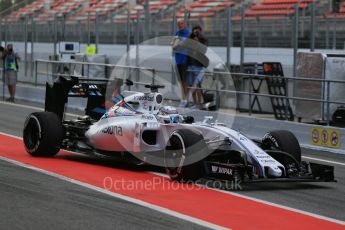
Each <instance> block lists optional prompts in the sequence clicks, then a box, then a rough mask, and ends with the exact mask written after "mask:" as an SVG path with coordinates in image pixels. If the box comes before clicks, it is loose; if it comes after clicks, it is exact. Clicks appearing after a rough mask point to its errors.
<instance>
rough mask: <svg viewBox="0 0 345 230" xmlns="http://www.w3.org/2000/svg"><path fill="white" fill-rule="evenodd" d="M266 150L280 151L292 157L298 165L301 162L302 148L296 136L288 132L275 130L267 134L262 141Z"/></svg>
mask: <svg viewBox="0 0 345 230" xmlns="http://www.w3.org/2000/svg"><path fill="white" fill-rule="evenodd" d="M262 147H263V149H264V150H279V151H282V152H286V153H288V154H289V155H291V156H292V157H293V158H294V159H295V160H296V161H297V162H298V163H300V162H301V147H300V145H299V142H298V140H297V138H296V136H295V135H294V134H293V133H291V132H290V131H287V130H274V131H270V132H268V133H266V134H265V136H264V137H263V139H262Z"/></svg>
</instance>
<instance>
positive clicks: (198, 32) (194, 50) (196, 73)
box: [187, 25, 209, 109]
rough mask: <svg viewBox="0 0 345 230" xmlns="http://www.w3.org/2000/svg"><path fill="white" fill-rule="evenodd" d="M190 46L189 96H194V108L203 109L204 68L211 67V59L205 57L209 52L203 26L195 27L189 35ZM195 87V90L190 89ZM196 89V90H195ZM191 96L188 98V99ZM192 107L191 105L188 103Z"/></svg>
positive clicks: (188, 62) (188, 69)
mask: <svg viewBox="0 0 345 230" xmlns="http://www.w3.org/2000/svg"><path fill="white" fill-rule="evenodd" d="M189 39H190V40H191V41H190V44H189V45H188V47H189V48H188V61H187V64H188V68H187V83H188V90H187V95H189V94H192V98H193V104H194V105H193V107H192V108H198V109H199V108H201V105H202V103H203V95H202V90H201V84H202V81H203V80H204V72H205V70H204V68H207V66H208V65H209V59H208V58H207V56H206V55H205V53H206V51H207V46H206V44H207V40H206V38H205V37H204V36H203V34H202V28H201V26H199V25H197V26H194V27H193V29H192V33H191V34H190V35H189ZM190 87H193V88H194V89H189V88H190ZM195 88H196V89H195ZM188 97H189V96H187V98H188ZM188 105H190V103H188Z"/></svg>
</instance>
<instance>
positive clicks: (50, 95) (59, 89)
mask: <svg viewBox="0 0 345 230" xmlns="http://www.w3.org/2000/svg"><path fill="white" fill-rule="evenodd" d="M107 83H108V80H107V79H92V78H82V77H75V76H71V77H65V76H60V77H58V78H57V80H56V81H54V83H53V85H51V84H48V83H46V98H45V111H47V112H53V113H55V114H57V115H58V116H59V117H60V118H61V120H62V119H63V117H64V112H65V106H66V104H67V103H68V98H69V97H80V98H87V104H86V108H85V115H89V116H90V117H91V118H92V119H95V120H98V119H99V118H100V117H101V116H102V115H103V114H104V112H105V94H106V90H107V85H108V84H107Z"/></svg>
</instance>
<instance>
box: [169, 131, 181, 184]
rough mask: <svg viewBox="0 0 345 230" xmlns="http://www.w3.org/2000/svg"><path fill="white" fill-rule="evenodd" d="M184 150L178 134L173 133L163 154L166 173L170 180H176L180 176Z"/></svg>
mask: <svg viewBox="0 0 345 230" xmlns="http://www.w3.org/2000/svg"><path fill="white" fill-rule="evenodd" d="M185 153H186V148H185V145H184V142H183V138H182V137H181V135H179V134H178V133H173V135H171V137H170V139H169V145H167V147H166V151H165V154H164V160H165V166H166V171H167V173H168V174H169V175H170V177H171V178H173V179H174V178H176V177H178V176H179V175H180V174H181V170H182V167H183V163H184V160H185Z"/></svg>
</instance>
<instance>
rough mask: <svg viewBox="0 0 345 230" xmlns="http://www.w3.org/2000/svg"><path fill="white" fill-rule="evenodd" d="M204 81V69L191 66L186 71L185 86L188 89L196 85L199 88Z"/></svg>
mask: <svg viewBox="0 0 345 230" xmlns="http://www.w3.org/2000/svg"><path fill="white" fill-rule="evenodd" d="M203 80H204V67H202V66H195V65H191V66H188V69H187V84H188V86H189V87H192V86H193V85H196V86H197V87H201V83H202V81H203Z"/></svg>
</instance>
